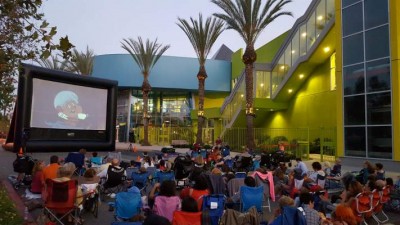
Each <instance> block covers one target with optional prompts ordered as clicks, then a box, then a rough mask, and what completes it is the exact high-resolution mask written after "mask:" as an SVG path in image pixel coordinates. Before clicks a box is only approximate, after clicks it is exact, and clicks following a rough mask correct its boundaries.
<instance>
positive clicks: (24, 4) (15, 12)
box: [0, 0, 73, 112]
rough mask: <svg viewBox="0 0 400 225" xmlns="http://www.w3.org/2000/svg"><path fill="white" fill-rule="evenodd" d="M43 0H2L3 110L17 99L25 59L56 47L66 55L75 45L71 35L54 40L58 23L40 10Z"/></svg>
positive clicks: (0, 66) (0, 108)
mask: <svg viewBox="0 0 400 225" xmlns="http://www.w3.org/2000/svg"><path fill="white" fill-rule="evenodd" d="M41 5H42V1H41V0H1V1H0V82H1V86H2V87H1V91H0V99H2V102H1V104H0V112H5V111H7V110H9V108H10V106H11V105H12V102H13V101H8V100H4V99H11V98H13V97H12V95H13V93H14V89H15V88H14V85H15V81H16V79H15V78H16V76H17V75H18V72H17V71H18V66H19V63H20V62H21V61H24V60H29V59H35V58H38V57H42V58H47V57H49V56H50V55H51V53H52V52H54V51H61V54H62V56H63V57H64V58H68V57H70V56H71V51H70V49H71V48H72V47H73V45H72V44H71V43H70V42H69V40H68V36H65V37H62V38H60V39H59V41H58V42H57V43H54V42H53V41H52V39H53V37H54V35H55V34H56V33H57V28H56V27H54V26H53V27H51V26H49V23H48V22H47V21H46V20H44V15H43V14H42V13H39V12H38V9H39V8H40V6H41Z"/></svg>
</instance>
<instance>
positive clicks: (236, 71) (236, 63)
mask: <svg viewBox="0 0 400 225" xmlns="http://www.w3.org/2000/svg"><path fill="white" fill-rule="evenodd" d="M242 55H243V49H242V48H241V49H239V50H237V51H236V52H234V53H233V54H232V80H233V79H235V78H237V77H239V76H240V74H241V73H242V70H243V69H244V64H243V62H242Z"/></svg>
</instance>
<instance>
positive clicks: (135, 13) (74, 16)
mask: <svg viewBox="0 0 400 225" xmlns="http://www.w3.org/2000/svg"><path fill="white" fill-rule="evenodd" d="M264 2H265V1H264ZM310 3H311V0H293V2H292V3H289V4H288V5H287V7H285V10H286V11H291V12H292V13H293V17H290V16H283V17H281V18H279V19H277V20H275V21H274V22H273V23H271V24H270V25H269V26H268V27H267V28H266V29H265V30H264V32H263V33H262V34H261V35H260V37H259V38H258V41H257V42H256V45H255V47H256V48H258V47H260V46H262V45H264V44H265V43H266V42H268V41H270V40H272V39H274V38H275V37H277V36H278V35H279V34H281V33H283V32H285V31H286V30H288V29H290V28H291V27H292V25H293V24H294V22H295V21H296V19H297V18H298V17H300V16H302V15H303V13H304V12H305V10H306V9H307V7H308V6H309V4H310ZM40 11H41V12H43V13H44V14H45V18H46V19H47V21H48V22H49V23H50V24H51V25H54V26H57V29H58V34H57V36H56V38H57V37H61V36H65V35H68V37H69V39H70V41H71V42H72V43H73V44H74V45H75V46H76V48H77V49H78V50H84V49H85V48H86V46H87V45H88V46H89V47H90V48H91V49H93V50H94V52H95V54H96V55H102V54H116V53H127V52H126V51H125V50H123V49H122V48H121V41H122V39H124V38H135V39H136V38H137V37H138V36H141V37H142V38H144V39H147V38H149V39H150V40H155V39H156V38H158V41H159V43H162V44H164V45H165V44H169V45H171V47H170V48H169V49H168V50H167V51H166V52H165V53H164V55H170V56H182V57H196V56H195V53H194V50H193V47H192V46H191V44H190V42H189V40H188V39H187V37H186V35H185V34H184V33H183V31H182V30H181V29H180V28H179V27H178V26H177V25H176V22H177V18H178V17H180V18H184V19H189V18H190V17H194V18H198V14H199V13H202V14H203V18H206V17H208V16H211V15H212V14H213V13H215V12H222V11H221V9H219V8H218V7H217V6H216V5H215V4H213V3H211V1H209V0H47V1H44V2H43V5H42V7H41V9H40ZM222 44H225V45H226V46H228V47H229V48H230V49H231V50H232V51H236V50H238V49H239V48H244V47H245V44H244V42H243V40H242V39H241V38H240V37H239V35H238V34H237V33H236V32H235V31H232V30H226V31H224V32H223V33H222V34H221V36H220V37H219V38H218V40H217V42H216V43H215V44H214V46H213V48H212V50H211V52H210V54H209V58H210V57H211V56H213V54H214V53H215V52H216V51H217V50H218V48H219V47H220V46H221V45H222Z"/></svg>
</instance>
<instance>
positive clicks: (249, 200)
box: [240, 186, 264, 213]
mask: <svg viewBox="0 0 400 225" xmlns="http://www.w3.org/2000/svg"><path fill="white" fill-rule="evenodd" d="M263 199H264V186H258V187H249V186H241V187H240V205H241V207H240V210H241V211H242V212H247V211H248V210H249V209H250V208H251V207H253V206H255V207H256V208H257V211H258V212H259V213H262V203H263Z"/></svg>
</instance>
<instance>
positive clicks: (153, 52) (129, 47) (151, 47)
mask: <svg viewBox="0 0 400 225" xmlns="http://www.w3.org/2000/svg"><path fill="white" fill-rule="evenodd" d="M121 44H122V48H123V49H125V50H126V51H127V52H129V54H130V55H131V56H132V58H133V60H134V61H135V62H136V63H137V65H138V66H139V68H140V70H141V71H142V74H143V83H142V92H143V125H144V139H143V144H142V145H150V143H149V127H148V126H149V124H148V123H149V118H150V115H149V114H148V104H149V92H150V91H151V86H150V83H149V75H150V71H151V69H152V68H153V67H154V65H155V64H156V63H157V61H158V60H159V59H160V57H161V56H162V54H164V52H165V51H167V49H168V48H169V45H166V46H162V45H161V44H158V43H157V39H156V40H155V41H154V42H152V41H150V40H149V39H147V40H146V43H144V42H143V40H142V38H141V37H138V40H134V39H132V38H129V39H123V41H122V42H121Z"/></svg>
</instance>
